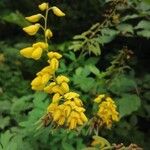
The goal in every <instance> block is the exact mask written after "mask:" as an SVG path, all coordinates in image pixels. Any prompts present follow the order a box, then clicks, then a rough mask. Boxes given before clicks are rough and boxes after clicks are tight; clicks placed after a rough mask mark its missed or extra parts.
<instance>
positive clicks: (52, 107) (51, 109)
mask: <svg viewBox="0 0 150 150" xmlns="http://www.w3.org/2000/svg"><path fill="white" fill-rule="evenodd" d="M57 108H58V104H57V103H51V104H50V105H49V106H48V108H47V113H53V112H55V110H57Z"/></svg>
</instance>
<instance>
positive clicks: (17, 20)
mask: <svg viewBox="0 0 150 150" xmlns="http://www.w3.org/2000/svg"><path fill="white" fill-rule="evenodd" d="M2 19H3V20H4V21H7V22H10V23H14V24H17V25H19V26H21V27H24V26H28V25H29V22H27V21H26V20H25V19H24V16H23V15H22V14H21V13H20V12H18V11H16V12H15V13H14V12H11V13H10V14H8V15H4V16H3V17H2Z"/></svg>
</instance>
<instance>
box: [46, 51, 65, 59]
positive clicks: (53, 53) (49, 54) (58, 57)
mask: <svg viewBox="0 0 150 150" xmlns="http://www.w3.org/2000/svg"><path fill="white" fill-rule="evenodd" d="M47 55H48V57H49V58H50V59H52V58H56V59H60V58H61V57H62V55H61V54H59V53H57V52H49V53H48V54H47Z"/></svg>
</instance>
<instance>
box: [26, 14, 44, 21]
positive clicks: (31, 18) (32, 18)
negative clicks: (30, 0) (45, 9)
mask: <svg viewBox="0 0 150 150" xmlns="http://www.w3.org/2000/svg"><path fill="white" fill-rule="evenodd" d="M41 18H42V15H41V14H36V15H32V16H29V17H25V19H26V20H28V21H29V22H33V23H34V22H38V21H39V20H40V19H41Z"/></svg>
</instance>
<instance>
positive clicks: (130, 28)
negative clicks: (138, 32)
mask: <svg viewBox="0 0 150 150" xmlns="http://www.w3.org/2000/svg"><path fill="white" fill-rule="evenodd" d="M117 29H118V30H120V31H121V32H122V33H123V34H126V33H131V34H133V33H134V32H133V26H132V25H131V24H125V23H124V24H119V25H118V26H117Z"/></svg>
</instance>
